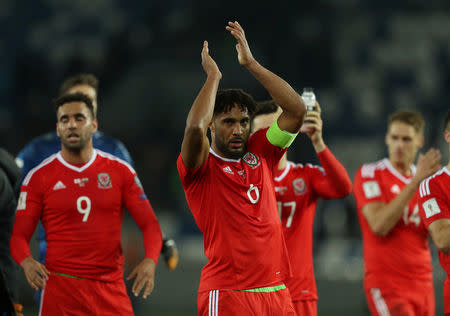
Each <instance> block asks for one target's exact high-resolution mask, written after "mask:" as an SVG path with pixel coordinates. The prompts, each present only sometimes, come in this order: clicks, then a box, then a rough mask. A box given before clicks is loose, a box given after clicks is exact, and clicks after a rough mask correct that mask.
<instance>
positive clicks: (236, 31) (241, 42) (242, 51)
mask: <svg viewBox="0 0 450 316" xmlns="http://www.w3.org/2000/svg"><path fill="white" fill-rule="evenodd" d="M225 29H227V30H228V31H230V33H231V35H233V36H234V38H235V39H236V40H237V42H238V43H237V44H236V50H237V53H238V60H239V63H240V64H241V65H242V66H248V65H250V64H251V63H253V62H254V61H255V58H253V55H252V52H251V51H250V47H249V46H248V43H247V39H246V38H245V32H244V29H243V28H242V26H241V25H240V24H239V23H238V22H237V21H234V22H228V25H227V26H226V27H225Z"/></svg>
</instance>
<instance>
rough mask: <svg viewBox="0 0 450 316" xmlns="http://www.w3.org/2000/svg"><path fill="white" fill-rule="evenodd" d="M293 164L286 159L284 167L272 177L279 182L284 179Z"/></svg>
mask: <svg viewBox="0 0 450 316" xmlns="http://www.w3.org/2000/svg"><path fill="white" fill-rule="evenodd" d="M292 165H293V163H292V162H290V161H288V162H287V165H286V168H284V170H283V172H282V173H281V174H280V175H279V176H278V177H275V178H273V179H274V180H275V181H276V182H280V181H281V180H283V179H284V177H286V175H287V174H288V173H289V169H291V166H292Z"/></svg>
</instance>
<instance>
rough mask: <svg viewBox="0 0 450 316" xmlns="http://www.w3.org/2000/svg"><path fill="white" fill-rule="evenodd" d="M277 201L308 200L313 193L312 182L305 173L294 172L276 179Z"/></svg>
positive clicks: (300, 201)
mask: <svg viewBox="0 0 450 316" xmlns="http://www.w3.org/2000/svg"><path fill="white" fill-rule="evenodd" d="M274 188H275V195H276V198H277V201H288V200H296V201H297V202H299V203H303V202H306V201H307V200H308V199H309V196H310V194H311V188H310V183H309V181H308V179H307V177H306V176H305V175H303V174H292V175H289V176H287V177H286V178H284V179H282V180H281V181H274Z"/></svg>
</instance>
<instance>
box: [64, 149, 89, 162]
mask: <svg viewBox="0 0 450 316" xmlns="http://www.w3.org/2000/svg"><path fill="white" fill-rule="evenodd" d="M93 154H94V148H93V147H92V146H86V147H84V148H82V149H80V150H77V151H74V150H71V149H68V148H65V147H64V145H63V146H61V156H62V157H63V159H64V160H65V161H67V162H68V163H71V164H82V163H86V162H88V161H89V160H90V159H91V158H92V155H93Z"/></svg>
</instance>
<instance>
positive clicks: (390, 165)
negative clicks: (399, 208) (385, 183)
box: [383, 158, 416, 183]
mask: <svg viewBox="0 0 450 316" xmlns="http://www.w3.org/2000/svg"><path fill="white" fill-rule="evenodd" d="M383 162H384V164H385V165H386V168H387V169H388V170H389V171H390V172H391V173H392V174H393V175H394V176H396V177H397V178H398V179H400V180H401V181H403V182H405V183H410V182H411V178H409V179H408V178H407V177H405V176H404V175H402V174H401V173H400V172H398V171H397V169H395V168H394V166H393V165H392V164H391V162H390V161H389V159H388V158H384V160H383ZM410 168H411V174H412V175H413V176H414V175H415V174H416V166H414V165H411V167H410Z"/></svg>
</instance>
